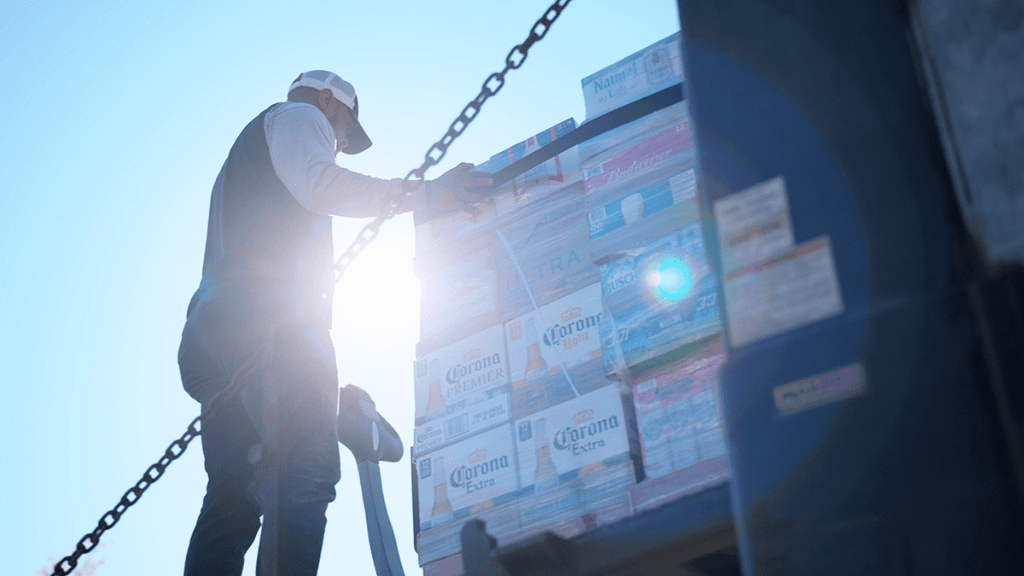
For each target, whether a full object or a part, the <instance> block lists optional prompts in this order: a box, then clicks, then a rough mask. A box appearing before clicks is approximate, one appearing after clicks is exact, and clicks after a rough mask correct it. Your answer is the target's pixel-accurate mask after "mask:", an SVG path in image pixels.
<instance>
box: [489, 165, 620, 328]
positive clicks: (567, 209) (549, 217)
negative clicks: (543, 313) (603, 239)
mask: <svg viewBox="0 0 1024 576" xmlns="http://www.w3.org/2000/svg"><path fill="white" fill-rule="evenodd" d="M500 233H501V237H499V238H498V241H497V242H495V243H494V244H496V249H497V250H498V256H497V270H498V302H499V306H500V307H501V310H502V319H503V320H505V321H508V320H512V319H513V318H517V317H519V316H522V315H523V314H525V313H526V312H528V311H530V310H532V309H533V302H536V303H537V305H538V306H543V305H544V304H547V303H549V302H552V301H554V300H557V299H558V298H561V297H563V296H566V295H568V294H571V293H573V292H575V291H577V290H579V289H581V288H583V287H585V286H589V285H590V284H593V283H595V282H597V281H598V280H599V279H600V275H599V274H598V271H597V267H596V266H594V264H593V262H592V261H591V254H590V233H589V229H588V225H587V213H586V210H585V209H584V202H583V187H582V186H580V185H579V184H576V185H573V186H569V187H567V188H563V189H561V190H558V191H557V192H555V193H553V194H552V195H551V196H550V197H549V198H548V199H547V200H546V201H544V202H539V203H537V204H535V205H533V206H531V207H530V208H529V209H528V210H526V211H525V212H524V213H522V214H520V215H519V217H518V218H515V219H513V220H511V221H510V222H508V223H507V224H504V225H502V226H501V227H500ZM531 295H532V297H533V298H532V300H531V298H530V297H531Z"/></svg>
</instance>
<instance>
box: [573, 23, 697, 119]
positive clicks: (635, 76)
mask: <svg viewBox="0 0 1024 576" xmlns="http://www.w3.org/2000/svg"><path fill="white" fill-rule="evenodd" d="M682 81H683V57H682V51H681V48H680V37H679V34H678V33H676V34H673V35H671V36H669V37H667V38H664V39H662V40H659V41H658V42H655V43H654V44H651V45H650V46H648V47H647V48H644V49H643V50H640V51H639V52H636V53H634V54H631V55H629V56H627V57H625V58H623V59H622V60H619V61H618V62H616V63H614V64H612V65H611V66H608V67H606V68H604V69H602V70H600V71H598V72H595V73H594V74H591V75H590V76H587V77H586V78H584V79H583V80H582V82H581V83H582V85H583V103H584V106H585V108H586V111H587V119H588V120H589V119H591V118H595V117H597V116H600V115H601V114H604V113H606V112H608V111H610V110H614V109H616V108H619V107H620V106H624V105H626V104H629V103H630V102H633V101H635V100H639V99H640V98H643V97H644V96H648V95H650V94H654V93H655V92H658V91H660V90H663V89H665V88H668V87H669V86H672V85H673V84H679V83H680V82H682Z"/></svg>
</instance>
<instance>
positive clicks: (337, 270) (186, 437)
mask: <svg viewBox="0 0 1024 576" xmlns="http://www.w3.org/2000/svg"><path fill="white" fill-rule="evenodd" d="M570 1H571V0H555V2H554V4H552V5H551V6H550V7H548V9H547V10H546V11H545V12H544V15H543V16H541V17H540V19H539V20H537V22H536V23H534V25H533V27H532V28H531V29H530V35H529V36H527V38H526V40H525V41H524V42H523V43H522V44H518V45H516V46H515V47H514V48H512V50H511V51H509V53H508V56H506V57H505V68H504V69H502V70H501V72H495V73H494V74H491V75H490V76H488V77H487V80H485V81H484V83H483V85H482V86H481V88H480V93H479V94H477V96H476V98H474V99H473V100H472V101H471V102H470V103H469V104H467V105H466V106H465V108H463V109H462V112H461V113H460V114H459V116H458V118H456V119H455V121H453V122H452V123H451V125H450V126H449V127H448V132H446V133H445V135H444V136H443V137H441V139H440V140H438V141H437V142H435V143H434V145H433V146H431V147H430V149H429V150H427V153H426V155H425V156H424V158H423V163H422V164H421V165H420V167H419V168H416V169H414V170H411V171H410V172H409V173H408V174H407V175H406V176H405V179H404V180H403V181H402V184H403V185H402V190H401V191H400V192H398V193H396V194H394V195H393V196H391V197H390V198H389V199H388V202H387V205H386V207H385V210H384V213H383V214H381V215H380V216H378V217H377V218H376V219H375V220H374V221H373V222H370V223H369V224H367V225H366V226H364V227H363V229H362V230H361V231H360V232H359V234H358V235H357V236H356V239H355V241H353V242H352V245H350V246H349V247H348V250H346V251H345V253H344V254H342V256H341V258H339V259H338V261H337V263H336V264H335V266H334V281H335V283H337V282H338V281H339V280H341V277H342V276H344V275H345V270H346V269H348V266H349V264H351V263H352V261H353V260H355V258H356V256H358V255H359V254H360V253H361V252H362V251H363V249H364V248H366V247H367V246H369V245H370V243H371V242H373V241H374V239H376V238H377V234H378V232H379V231H380V227H381V225H383V224H384V222H385V221H387V220H390V219H391V218H392V217H394V215H395V214H397V213H398V209H399V206H401V204H402V200H404V199H405V198H406V197H407V196H411V195H412V194H413V193H415V190H416V189H418V186H412V185H410V183H411V182H412V180H413V179H414V178H415V179H416V180H419V181H420V182H421V183H422V182H423V175H424V174H425V173H426V171H427V170H428V169H429V168H430V167H431V166H434V165H435V164H437V163H438V162H440V161H441V159H442V158H444V156H445V154H447V153H448V147H449V146H451V144H452V142H454V141H455V139H456V138H458V137H459V136H461V135H462V133H463V132H465V130H466V127H467V126H469V123H470V122H472V121H473V120H474V119H475V118H476V116H477V113H479V112H480V107H481V106H483V105H484V102H486V101H487V99H488V98H490V97H491V96H494V95H495V94H497V93H498V91H500V90H501V89H502V87H504V86H505V74H508V72H509V71H510V70H515V69H517V68H519V67H520V66H522V65H523V62H524V61H526V55H527V52H528V51H529V50H530V48H531V47H532V46H533V45H534V43H536V42H537V41H538V40H540V39H541V38H543V37H544V35H545V34H547V33H548V30H549V29H550V28H551V24H553V23H554V22H555V20H556V19H558V16H559V15H560V14H561V13H562V10H563V9H564V8H565V7H566V6H568V5H569V2H570ZM240 383H241V381H238V382H237V383H235V384H240ZM237 388H238V386H237V385H233V386H229V387H228V388H227V389H225V390H224V392H222V393H221V395H220V396H219V397H218V398H217V399H216V400H215V401H214V402H213V404H212V405H211V406H210V407H209V408H208V409H207V410H206V412H204V413H203V414H201V415H200V416H198V417H197V418H196V419H195V420H193V421H192V423H191V424H189V426H188V429H187V430H186V431H185V433H184V434H182V435H181V438H179V439H177V440H175V441H174V442H171V444H170V446H168V447H167V450H165V451H164V455H163V456H162V457H161V458H160V459H159V460H157V462H156V464H153V465H152V466H150V467H149V468H148V469H146V472H145V473H143V474H142V478H141V479H140V480H139V481H138V482H136V483H135V486H133V487H131V488H129V489H128V491H127V492H125V493H124V496H121V500H120V501H118V503H117V506H114V507H113V508H112V509H111V510H109V511H108V512H107V513H106V514H104V515H103V516H102V517H101V518H100V521H99V523H98V524H97V525H96V529H95V530H93V531H92V532H89V533H88V534H86V535H85V536H83V537H82V539H81V540H79V541H78V544H77V545H76V546H75V551H74V553H72V554H71V555H69V556H65V557H64V558H62V559H61V560H60V562H57V563H56V564H55V565H54V566H53V573H52V574H51V576H68V575H69V574H71V572H72V571H74V569H75V568H76V567H77V566H78V560H79V559H80V558H81V557H82V556H83V555H85V554H88V553H89V552H91V551H92V550H93V549H94V548H96V546H98V545H99V543H100V537H101V536H103V533H104V532H106V531H107V530H110V529H111V528H113V527H114V525H115V524H117V521H118V520H120V519H121V516H122V515H124V513H125V512H126V511H127V510H128V508H131V507H132V506H133V505H134V504H135V503H136V502H138V501H139V499H140V498H141V497H142V493H143V492H145V491H146V489H147V488H149V487H150V486H151V485H152V484H153V483H154V482H156V481H157V480H159V479H160V477H161V476H163V474H164V471H165V470H166V469H167V467H168V466H169V465H170V464H171V462H173V461H175V460H177V459H178V458H179V457H180V456H181V455H182V454H184V453H185V449H186V448H188V444H189V442H191V441H192V440H194V439H195V438H196V436H199V435H200V434H201V433H202V429H201V424H200V422H201V421H202V420H203V418H208V417H209V416H210V414H211V413H212V412H214V411H215V410H216V409H217V408H218V407H219V405H220V404H222V402H223V401H224V400H226V399H227V397H228V396H230V395H231V394H232V393H234V392H237Z"/></svg>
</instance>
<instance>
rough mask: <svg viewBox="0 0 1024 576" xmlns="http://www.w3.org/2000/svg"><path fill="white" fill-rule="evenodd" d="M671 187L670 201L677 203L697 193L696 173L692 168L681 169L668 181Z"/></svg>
mask: <svg viewBox="0 0 1024 576" xmlns="http://www.w3.org/2000/svg"><path fill="white" fill-rule="evenodd" d="M668 183H669V186H671V187H672V203H673V204H679V203H680V202H682V201H683V200H690V199H691V198H694V197H695V196H696V195H697V173H696V170H695V169H694V168H690V169H687V170H683V171H682V172H680V173H679V174H676V175H675V176H673V177H672V178H671V179H669V181H668Z"/></svg>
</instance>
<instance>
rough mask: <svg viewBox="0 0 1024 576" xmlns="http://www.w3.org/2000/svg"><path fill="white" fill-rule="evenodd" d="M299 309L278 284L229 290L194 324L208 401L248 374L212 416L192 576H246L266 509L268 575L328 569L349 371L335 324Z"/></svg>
mask: <svg viewBox="0 0 1024 576" xmlns="http://www.w3.org/2000/svg"><path fill="white" fill-rule="evenodd" d="M287 310H289V307H288V306H286V305H283V304H282V303H281V302H280V300H279V299H278V298H276V297H275V296H274V295H273V294H270V293H263V294H260V293H259V292H258V291H253V290H236V291H235V292H234V293H232V291H230V290H220V291H219V293H218V295H217V296H215V297H207V298H206V299H205V300H204V301H201V302H200V303H199V305H198V306H197V307H196V308H195V309H194V310H192V312H191V314H189V318H188V321H187V322H186V324H185V329H184V331H183V333H182V341H181V348H180V349H179V352H178V363H179V366H180V368H181V377H182V383H183V385H184V387H185V390H186V391H187V392H188V393H189V394H190V395H191V396H192V397H193V398H195V399H196V400H198V401H199V402H200V403H201V405H202V408H203V409H204V410H205V409H206V408H207V407H208V406H210V404H211V402H212V401H213V399H214V398H215V397H216V396H217V395H218V394H219V393H220V392H221V391H223V390H224V389H225V388H226V387H227V386H228V385H229V384H230V383H231V382H232V381H233V380H236V379H243V380H245V381H246V382H245V387H244V388H243V390H242V392H240V393H239V394H238V395H235V396H233V397H231V398H230V399H229V400H228V401H227V402H226V403H224V404H222V405H221V407H220V408H219V409H218V410H217V412H216V413H214V414H212V415H210V417H209V418H208V419H207V420H208V421H204V422H203V424H202V436H201V439H202V443H203V454H204V455H205V458H206V472H207V474H208V476H209V482H208V484H207V487H206V497H205V498H204V499H203V506H202V509H201V511H200V513H199V519H198V520H197V521H196V527H195V530H194V531H193V533H192V539H191V541H190V543H189V548H188V555H187V556H186V558H185V576H203V575H211V576H214V575H215V576H233V575H239V574H241V573H242V562H243V558H244V555H245V552H246V550H248V548H249V546H251V545H252V543H253V540H254V539H255V537H256V532H257V530H258V529H259V527H260V516H261V515H262V516H263V532H262V535H261V537H260V548H259V556H258V559H257V563H256V574H257V575H258V576H284V575H288V576H306V575H308V576H313V575H315V574H316V571H317V566H318V565H319V563H320V551H321V548H322V547H323V536H324V528H325V526H326V523H327V519H326V516H325V512H326V510H327V505H328V503H330V502H331V501H333V500H334V497H335V491H334V486H335V484H336V483H337V482H338V480H339V479H340V477H341V469H340V464H339V454H338V435H337V427H336V426H337V416H336V414H337V394H338V377H337V370H336V367H335V359H334V350H333V347H332V345H331V342H330V338H329V334H328V331H327V329H326V328H325V327H318V326H315V325H311V324H309V323H304V322H301V321H300V320H299V319H298V317H297V316H296V315H294V314H288V313H287V312H286V311H287Z"/></svg>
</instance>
